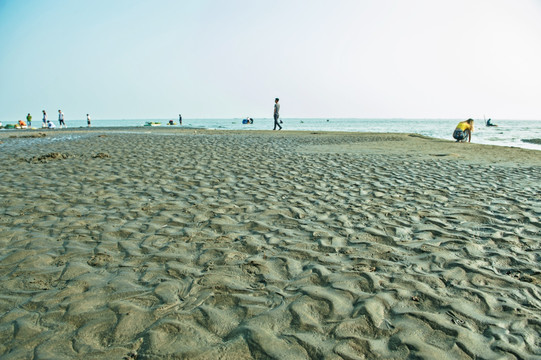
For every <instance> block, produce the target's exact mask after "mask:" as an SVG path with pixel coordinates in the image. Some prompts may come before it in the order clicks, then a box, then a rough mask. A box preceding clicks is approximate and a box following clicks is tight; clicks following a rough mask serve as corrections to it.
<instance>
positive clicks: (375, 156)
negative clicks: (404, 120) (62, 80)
mask: <svg viewBox="0 0 541 360" xmlns="http://www.w3.org/2000/svg"><path fill="white" fill-rule="evenodd" d="M39 133H44V134H45V136H43V137H33V136H35V135H37V134H39ZM473 141H475V136H474V138H473ZM0 142H1V144H0V149H1V152H0V163H1V165H0V166H1V168H2V171H1V177H0V194H1V198H0V205H1V206H0V358H1V359H6V360H7V359H10V360H12V359H72V358H85V359H326V360H331V359H333V360H335V359H336V360H338V359H348V360H349V359H378V358H381V359H539V358H541V339H540V336H539V334H540V333H541V286H540V282H541V265H540V263H541V251H540V248H539V244H540V241H541V195H540V194H541V152H540V151H534V150H525V149H519V148H508V147H497V146H488V145H478V144H475V143H471V144H457V143H454V142H452V141H446V140H438V139H431V138H426V137H422V136H418V135H408V134H374V133H371V134H358V133H323V132H287V131H281V132H272V131H202V130H180V129H167V128H156V129H129V130H128V129H120V130H111V129H108V130H103V129H98V128H96V129H93V130H86V129H68V130H62V131H59V130H55V131H43V132H42V131H19V132H14V131H10V132H7V131H6V132H2V133H0Z"/></svg>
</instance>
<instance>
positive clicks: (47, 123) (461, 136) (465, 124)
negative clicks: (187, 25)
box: [0, 98, 494, 142]
mask: <svg viewBox="0 0 541 360" xmlns="http://www.w3.org/2000/svg"><path fill="white" fill-rule="evenodd" d="M279 101H280V99H279V98H275V99H274V114H273V118H274V128H273V129H272V130H277V129H278V130H282V125H281V124H283V121H282V120H280V103H279ZM42 112H43V119H42V120H43V124H42V127H43V128H48V129H54V128H56V126H55V124H54V123H53V122H52V121H51V120H49V119H48V118H47V112H46V111H45V110H43V111H42ZM178 121H179V124H180V125H182V115H180V114H179V115H178ZM252 121H253V120H252ZM327 121H328V120H327ZM86 122H87V125H88V127H90V115H89V114H86ZM170 123H172V120H171V121H170ZM473 123H474V120H473V119H468V120H466V121H461V122H459V123H458V125H457V126H456V128H455V131H454V132H453V138H454V139H455V140H456V141H457V142H465V141H466V140H467V141H468V142H471V135H472V132H473ZM58 124H59V127H60V128H62V127H65V128H67V127H68V126H67V125H66V122H65V119H64V113H63V112H62V110H58ZM488 124H490V119H489V122H488ZM171 125H172V124H171ZM490 125H492V124H490ZM490 125H487V126H490ZM0 126H1V124H0ZM19 126H21V127H29V128H30V127H32V115H30V113H28V115H27V116H26V123H24V121H22V120H19ZM493 126H494V125H493Z"/></svg>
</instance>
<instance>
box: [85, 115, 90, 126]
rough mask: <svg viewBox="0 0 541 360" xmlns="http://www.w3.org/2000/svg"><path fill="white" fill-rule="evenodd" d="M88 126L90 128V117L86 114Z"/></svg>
mask: <svg viewBox="0 0 541 360" xmlns="http://www.w3.org/2000/svg"><path fill="white" fill-rule="evenodd" d="M86 124H87V125H88V127H90V115H88V114H86Z"/></svg>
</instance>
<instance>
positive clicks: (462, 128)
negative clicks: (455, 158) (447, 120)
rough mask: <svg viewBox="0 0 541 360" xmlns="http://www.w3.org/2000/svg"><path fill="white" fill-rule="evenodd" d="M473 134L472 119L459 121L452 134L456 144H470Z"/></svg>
mask: <svg viewBox="0 0 541 360" xmlns="http://www.w3.org/2000/svg"><path fill="white" fill-rule="evenodd" d="M472 132H473V119H468V120H466V121H461V122H459V123H458V125H457V126H456V129H455V131H454V132H453V138H455V140H456V142H461V141H466V138H468V142H471V133H472Z"/></svg>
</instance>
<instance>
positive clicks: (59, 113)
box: [58, 110, 68, 129]
mask: <svg viewBox="0 0 541 360" xmlns="http://www.w3.org/2000/svg"><path fill="white" fill-rule="evenodd" d="M58 122H59V123H60V128H61V129H62V126H64V127H66V129H67V128H68V127H67V126H66V123H65V122H64V113H63V112H62V110H58Z"/></svg>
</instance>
